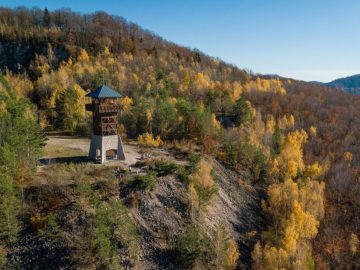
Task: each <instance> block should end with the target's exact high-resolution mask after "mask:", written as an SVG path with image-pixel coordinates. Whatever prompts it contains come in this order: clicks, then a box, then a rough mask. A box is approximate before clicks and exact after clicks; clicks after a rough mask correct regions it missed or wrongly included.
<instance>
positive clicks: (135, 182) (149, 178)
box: [127, 172, 156, 191]
mask: <svg viewBox="0 0 360 270" xmlns="http://www.w3.org/2000/svg"><path fill="white" fill-rule="evenodd" d="M127 186H128V187H130V188H132V189H136V190H140V191H145V190H150V191H153V190H154V189H155V187H156V174H155V173H154V172H151V173H149V174H147V175H136V176H134V177H133V178H132V179H130V180H129V181H128V182H127Z"/></svg>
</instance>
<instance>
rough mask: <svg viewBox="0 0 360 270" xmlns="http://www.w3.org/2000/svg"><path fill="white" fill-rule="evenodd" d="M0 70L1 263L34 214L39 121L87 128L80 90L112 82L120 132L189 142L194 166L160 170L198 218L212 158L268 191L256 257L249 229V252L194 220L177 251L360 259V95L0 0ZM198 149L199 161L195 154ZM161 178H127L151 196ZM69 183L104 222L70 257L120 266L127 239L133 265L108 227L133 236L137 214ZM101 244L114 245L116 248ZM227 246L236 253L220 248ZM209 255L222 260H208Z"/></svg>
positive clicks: (230, 257) (123, 28)
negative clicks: (30, 178) (29, 193)
mask: <svg viewBox="0 0 360 270" xmlns="http://www.w3.org/2000/svg"><path fill="white" fill-rule="evenodd" d="M0 68H1V70H2V73H3V75H2V77H1V78H2V83H1V84H0V125H1V130H0V145H1V151H0V174H1V181H2V182H3V183H2V186H1V187H0V188H1V189H2V190H1V192H0V215H1V216H2V217H6V219H3V221H2V222H1V224H0V237H1V241H2V246H1V250H0V251H1V254H3V255H2V257H1V260H2V262H3V263H4V264H5V263H6V262H5V261H6V257H8V258H11V256H12V255H11V254H12V252H13V251H12V248H13V244H12V243H13V242H14V241H16V238H17V237H18V236H19V234H18V233H19V230H20V229H19V228H20V227H21V224H20V223H19V221H22V222H23V223H24V224H25V225H26V222H28V223H29V222H30V221H29V217H28V216H27V215H29V214H27V215H25V214H24V213H26V207H25V206H24V204H31V202H29V199H28V198H26V199H24V197H22V185H23V184H22V183H23V182H24V181H25V180H23V179H24V176H23V175H24V174H25V175H31V173H32V172H34V169H35V168H34V166H35V164H36V160H37V158H38V157H39V155H40V151H41V146H42V144H43V133H42V130H41V128H43V129H45V128H46V129H48V130H67V131H70V132H71V133H72V134H77V135H85V136H88V135H89V134H90V124H91V122H90V121H91V119H90V115H89V114H88V113H87V112H85V106H84V104H85V103H86V102H87V101H86V100H85V98H84V95H85V94H86V93H87V92H88V91H90V90H93V89H95V88H96V87H97V86H98V85H99V84H106V85H108V86H110V87H112V88H113V89H117V90H119V91H121V93H122V94H124V95H126V97H125V98H124V99H122V101H121V102H122V105H123V107H124V111H123V112H122V113H121V115H120V116H119V120H120V123H121V126H120V130H119V132H120V133H121V134H122V136H123V137H124V138H125V137H127V138H128V139H132V140H137V141H138V142H139V143H140V144H143V145H147V146H149V147H151V146H153V147H159V146H161V145H164V144H165V145H168V146H169V145H171V146H173V147H174V148H176V149H182V151H185V150H184V149H186V152H187V154H188V161H189V162H190V164H191V165H190V166H189V167H187V168H178V167H177V168H176V169H175V168H173V169H171V165H168V164H158V167H160V169H159V170H158V171H156V170H155V173H157V174H155V176H158V177H160V180H159V179H158V180H157V181H158V183H157V184H158V185H159V184H161V183H162V182H161V181H163V179H162V178H161V172H162V170H163V169H164V168H163V167H164V166H165V168H166V170H168V173H169V174H170V173H173V174H175V176H176V179H180V180H181V181H182V183H184V188H185V191H184V192H185V194H187V195H184V196H183V197H186V198H187V200H188V206H187V207H188V209H189V213H188V214H189V215H190V216H188V217H187V218H188V219H189V220H193V216H197V215H200V214H199V213H202V211H205V212H206V205H209V206H211V198H213V196H215V194H216V193H217V192H218V191H219V190H218V189H217V188H216V181H215V180H214V179H216V177H215V176H214V175H213V173H212V170H215V172H219V170H216V169H214V168H213V165H211V164H217V163H212V162H210V161H209V160H208V158H211V159H215V160H216V162H220V164H222V166H225V167H226V168H227V169H229V170H231V171H232V172H234V173H236V174H237V175H239V177H240V176H241V178H246V180H247V181H248V182H249V183H250V185H251V186H252V188H253V187H256V188H258V187H259V186H260V187H264V188H265V194H264V196H262V197H261V198H258V199H259V201H260V199H262V203H261V207H259V209H258V215H259V216H262V215H264V216H265V221H266V222H265V223H266V224H265V225H266V226H265V227H264V229H263V231H259V232H258V233H257V236H255V238H254V239H252V240H254V241H253V242H254V243H253V244H251V245H252V250H253V251H252V255H250V254H247V253H246V251H245V250H244V251H242V250H241V247H242V243H243V239H241V240H240V239H235V240H236V242H237V245H239V244H240V245H239V247H240V249H239V247H238V246H237V245H236V242H235V241H234V240H233V239H231V240H225V239H229V238H228V237H227V236H225V234H226V233H225V232H223V231H222V230H221V229H218V230H217V231H216V233H215V234H214V235H216V237H215V236H206V235H204V234H203V233H202V232H201V230H200V228H199V227H197V226H198V225H197V223H196V222H193V223H194V224H190V225H189V226H188V229H187V231H186V232H185V233H184V234H183V235H181V234H180V235H175V236H174V237H175V240H174V241H173V244H172V245H170V244H169V245H170V246H171V247H172V248H169V252H170V251H171V252H172V254H173V256H174V257H175V259H174V260H175V261H177V262H178V263H180V264H182V265H183V266H184V267H187V268H189V267H196V266H199V265H200V267H203V268H209V269H211V268H214V267H215V266H216V267H218V268H219V269H233V268H234V267H235V266H236V265H238V266H242V265H245V266H246V267H250V264H249V263H250V262H251V267H252V268H253V269H282V268H283V269H356V268H359V267H360V255H359V251H358V249H359V239H358V237H359V236H360V182H359V179H360V178H359V176H360V175H359V172H360V170H359V169H360V167H359V164H360V156H359V155H360V144H359V143H358V142H359V139H360V97H358V96H353V95H350V94H348V93H345V92H343V91H340V90H336V89H333V88H330V87H325V86H321V85H317V84H311V83H304V82H298V81H295V80H282V79H269V78H265V77H262V76H255V75H254V74H251V73H249V72H247V71H244V70H240V69H238V68H237V67H235V66H232V65H229V64H227V63H224V62H222V61H221V60H219V59H214V58H212V57H210V56H207V55H204V54H203V53H201V52H199V51H196V50H191V49H188V48H184V47H181V46H178V45H176V44H173V43H170V42H167V41H164V40H163V39H161V38H160V37H158V36H156V35H154V34H152V33H151V32H149V31H145V30H143V29H141V28H140V27H139V26H137V25H134V24H132V23H128V22H126V21H125V20H124V19H123V18H120V17H115V16H111V15H108V14H106V13H102V12H98V13H95V14H86V15H81V14H78V13H74V12H71V11H69V10H58V11H54V12H49V11H47V10H45V11H44V10H40V9H36V8H34V9H31V10H28V9H25V8H17V9H13V10H12V9H7V8H1V9H0ZM223 117H228V118H229V119H231V122H232V124H233V127H231V128H224V127H223V126H222V124H221V123H220V120H221V119H223ZM5 127H6V128H5ZM9 127H10V128H9ZM40 127H41V128H40ZM195 149H199V152H200V153H201V154H200V156H201V157H202V158H199V157H198V156H197V155H194V152H195ZM194 156H195V157H194ZM205 157H207V158H205ZM214 162H215V161H214ZM169 166H170V169H169ZM69 170H70V171H71V172H73V173H78V172H76V169H69ZM60 171H61V169H60ZM65 171H66V170H65ZM25 172H26V173H25ZM159 172H160V174H159ZM168 173H166V175H167V174H168ZM64 175H65V177H66V175H67V176H68V177H70V176H69V174H64ZM94 175H96V173H95V172H92V171H91V170H90V171H89V172H87V175H86V177H84V179H90V180H89V181H93V178H92V177H94ZM155 176H154V175H152V176H151V175H150V176H149V178H146V179H140V180H139V179H132V180H131V181H134V183H135V184H136V183H137V184H139V183H146V184H144V185H140V187H138V188H139V189H140V190H141V192H144V190H146V192H150V193H151V192H154V191H153V188H152V186H153V187H154V185H155V184H154V181H155V180H154V178H155V179H156V177H155ZM95 178H96V177H95ZM231 179H235V177H234V178H231ZM25 182H26V181H25ZM155 182H156V181H155ZM219 183H221V181H220V182H219ZM135 184H134V185H135ZM135 186H136V185H135ZM92 188H93V187H92ZM95 190H96V189H95ZM126 190H127V189H126V188H125V191H126ZM179 190H180V189H179ZM224 190H226V189H224ZM100 191H102V189H100ZM100 191H97V192H100ZM221 191H222V189H221ZM73 192H75V193H76V194H77V195H76V196H78V198H80V197H81V196H82V197H81V198H82V199H81V202H83V203H84V201H85V204H86V206H87V208H86V207H84V206H83V208H82V210H81V211H82V212H81V213H85V214H84V215H85V216H90V217H92V218H93V219H94V223H93V224H95V225H96V226H98V227H96V228H99V230H98V231H97V230H95V231H91V226H90V227H89V228H87V231H86V234H85V236H84V238H86V237H88V236H89V235H92V236H94V235H95V236H94V237H98V238H96V239H99V241H98V242H97V243H95V245H97V246H95V247H94V250H96V251H97V253H95V254H96V255H94V254H92V253H91V251H89V250H86V251H87V252H88V253H86V254H87V256H88V257H87V258H86V259H87V260H88V261H86V260H85V259H84V260H81V258H76V259H74V258H73V259H72V260H70V261H69V262H66V263H68V264H73V265H75V262H76V263H78V264H79V265H81V266H82V267H85V268H86V267H87V266H88V265H89V264H86V263H90V262H91V263H92V265H93V264H96V263H99V265H97V267H104V265H105V266H106V267H109V268H110V269H115V268H114V265H119V264H120V262H118V261H117V260H116V259H115V258H116V255H114V254H116V250H117V249H116V247H117V245H119V246H126V251H123V252H125V253H126V256H128V257H129V258H130V259H129V261H130V263H129V262H124V261H122V263H121V265H122V266H123V267H130V266H129V265H133V264H134V265H136V262H135V261H136V260H132V259H133V257H132V256H133V255H136V254H132V253H137V252H138V251H137V250H136V246H135V247H134V246H133V245H132V244H133V239H132V238H131V239H124V235H122V234H120V235H119V238H118V239H117V241H118V242H116V241H115V242H116V243H117V244H116V243H115V244H114V246H115V247H114V246H111V247H110V245H111V243H112V242H111V241H110V240H109V239H105V238H101V237H100V236H101V235H102V231H101V230H106V228H105V225H106V223H107V222H108V223H109V224H113V225H114V224H115V225H114V226H115V228H124V227H121V226H125V227H126V230H125V231H127V232H129V235H133V234H135V232H134V228H133V226H134V225H133V221H131V220H130V221H128V220H127V221H128V223H126V224H121V222H120V221H119V220H117V219H116V212H117V211H118V212H120V213H122V215H126V211H127V210H126V209H125V208H124V206H123V204H122V203H119V201H117V200H111V199H107V197H106V196H102V195H101V192H100V193H99V194H97V193H96V195H91V196H90V195H89V194H90V193H91V187H90V186H89V185H85V184H84V185H82V184H81V183H80V184H78V187H77V188H76V189H75V191H71V192H70V193H71V194H73ZM94 192H95V191H94ZM259 194H261V192H260V193H259ZM150 197H151V196H150ZM8 198H10V199H8ZM79 200H80V199H79ZM132 200H134V198H132ZM135 201H136V200H135ZM86 209H87V210H89V211H88V212H86ZM109 209H110V210H109ZM140 210H144V209H143V208H139V211H140ZM140 212H141V211H140ZM9 213H10V214H11V215H9ZM124 213H125V214H124ZM169 215H170V214H169ZM107 217H108V219H107ZM134 217H136V215H134ZM165 218H166V217H165ZM5 220H6V221H7V223H6V222H5ZM195 220H196V218H195ZM50 221H51V219H50ZM10 222H11V223H10ZM11 224H14V225H11ZM25 225H24V226H25ZM116 226H118V227H116ZM262 227H263V226H261V228H262ZM10 228H11V230H10ZM67 229H68V227H67ZM160 231H161V230H160ZM199 231H200V233H198V232H199ZM107 233H109V232H108V231H106V233H105V234H104V235H107ZM134 238H136V237H134ZM208 238H210V240H209V239H208ZM248 238H249V239H250V238H251V235H250V234H249V236H248ZM214 239H215V240H214ZM219 239H222V240H221V241H220V240H219ZM101 241H103V242H101ZM207 241H210V242H211V241H213V242H212V243H219V242H221V243H222V244H224V248H220V245H216V244H213V246H214V247H215V248H213V249H211V250H204V249H205V247H206V246H209V245H207V244H206V243H208V242H207ZM234 243H235V244H234ZM250 243H252V242H251V241H250ZM102 245H104V246H106V248H108V249H107V251H109V250H110V251H111V252H110V251H109V252H110V253H111V254H112V255H111V256H112V257H111V258H110V259H109V258H107V257H106V254H109V252H108V253H106V252H107V251H106V250H105V251H104V250H103V249H102ZM86 246H87V245H86V244H84V246H82V247H79V246H78V247H76V248H75V249H76V250H78V251H79V250H80V251H81V248H84V249H85V248H86ZM210 246H212V245H210ZM216 247H217V248H216ZM133 248H134V249H133ZM189 250H190V251H189ZM219 250H226V254H221V256H220V255H219V254H220V253H219ZM80 253H81V252H80ZM239 253H240V257H239ZM6 254H8V255H6ZM84 254H85V253H84ZM89 254H90V255H89ZM122 254H123V253H122ZM209 254H210V255H209ZM211 254H217V255H218V257H216V258H219V259H218V260H216V261H211V262H207V260H206V259H205V258H207V257H209V256H210V257H212V256H211ZM244 254H247V257H248V258H244V256H241V255H244ZM92 256H99V258H100V259H99V261H98V262H94V261H92V260H91V258H92ZM109 256H110V255H109ZM124 256H125V255H124ZM250 256H251V258H250ZM128 257H126V258H128ZM135 257H136V256H135ZM238 258H240V259H239V261H237V259H238ZM121 260H123V258H122V259H121Z"/></svg>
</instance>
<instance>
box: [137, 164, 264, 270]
mask: <svg viewBox="0 0 360 270" xmlns="http://www.w3.org/2000/svg"><path fill="white" fill-rule="evenodd" d="M213 169H214V174H215V176H216V180H217V186H218V194H217V195H215V196H214V198H213V199H212V200H211V202H210V204H209V205H208V207H207V208H206V209H205V210H204V211H202V212H201V213H200V216H199V217H198V218H196V220H191V217H190V214H189V212H188V209H187V205H186V200H187V193H186V188H185V185H184V184H183V183H181V182H180V180H178V179H177V178H175V177H174V176H166V177H160V178H159V179H158V184H157V188H156V190H155V191H154V192H153V193H149V194H147V195H145V196H143V197H141V199H140V204H139V207H138V208H133V209H132V210H131V213H132V214H133V216H134V218H135V220H136V222H137V226H138V230H139V233H140V236H141V247H142V248H141V256H140V257H141V259H140V261H141V267H140V268H141V269H176V266H175V265H174V264H173V263H172V260H171V255H170V254H168V252H167V250H168V240H170V239H171V238H172V237H174V236H175V235H177V234H179V233H181V232H184V231H185V229H186V226H187V225H188V224H190V223H191V222H196V223H197V224H198V225H199V226H201V227H203V228H204V231H207V232H209V233H212V232H213V231H214V229H215V227H216V226H218V225H224V226H225V228H226V230H227V231H228V232H229V233H230V234H231V235H232V237H234V238H235V239H237V241H238V243H239V249H240V253H241V259H240V264H239V267H240V268H241V269H247V268H249V263H250V257H251V251H252V249H253V245H254V243H255V240H256V239H257V238H258V232H259V231H261V230H262V229H263V226H264V220H263V216H262V215H261V202H260V196H259V191H258V190H257V189H256V188H254V187H253V186H252V185H251V184H250V182H247V181H246V180H244V179H243V178H242V177H241V176H239V175H238V174H237V173H235V172H233V171H231V170H228V169H226V168H225V167H224V166H223V165H221V164H220V163H219V162H217V161H213Z"/></svg>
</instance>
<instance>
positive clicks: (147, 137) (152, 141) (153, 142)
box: [137, 132, 163, 147]
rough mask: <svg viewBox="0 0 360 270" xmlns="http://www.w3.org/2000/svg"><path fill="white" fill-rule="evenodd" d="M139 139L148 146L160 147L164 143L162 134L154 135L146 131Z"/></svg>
mask: <svg viewBox="0 0 360 270" xmlns="http://www.w3.org/2000/svg"><path fill="white" fill-rule="evenodd" d="M137 141H138V143H139V144H140V145H143V146H148V147H159V146H161V145H162V144H163V141H162V140H161V138H160V136H156V138H154V137H153V135H152V134H151V133H147V132H146V133H145V134H143V135H139V136H138V138H137Z"/></svg>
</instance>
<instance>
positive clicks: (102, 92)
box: [86, 85, 122, 98]
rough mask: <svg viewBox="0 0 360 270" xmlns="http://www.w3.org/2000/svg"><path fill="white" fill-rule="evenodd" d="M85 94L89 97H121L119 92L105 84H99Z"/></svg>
mask: <svg viewBox="0 0 360 270" xmlns="http://www.w3.org/2000/svg"><path fill="white" fill-rule="evenodd" d="M86 96H87V97H91V98H121V97H122V95H121V94H120V93H118V92H116V91H115V90H113V89H111V88H109V87H107V86H106V85H101V86H99V87H98V88H96V89H95V90H94V91H91V92H90V93H87V94H86Z"/></svg>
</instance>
